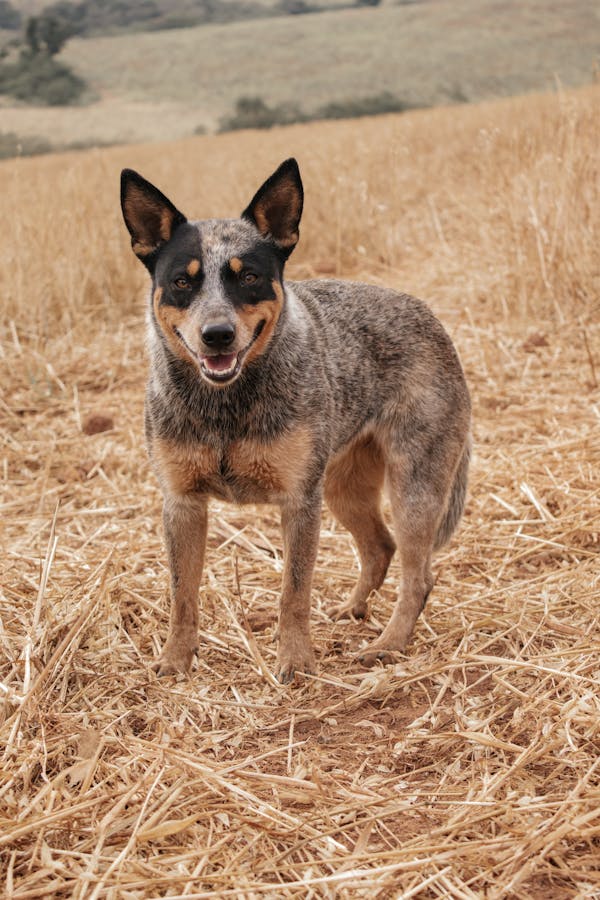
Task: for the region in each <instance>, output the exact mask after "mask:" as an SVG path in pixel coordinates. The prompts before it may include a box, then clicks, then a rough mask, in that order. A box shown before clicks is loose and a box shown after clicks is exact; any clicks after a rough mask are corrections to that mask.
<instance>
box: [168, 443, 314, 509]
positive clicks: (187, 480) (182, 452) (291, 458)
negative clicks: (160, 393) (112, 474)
mask: <svg viewBox="0 0 600 900" xmlns="http://www.w3.org/2000/svg"><path fill="white" fill-rule="evenodd" d="M312 443H313V442H312V438H311V434H310V432H309V431H308V429H306V428H296V429H294V430H292V431H288V432H285V433H284V434H282V435H280V436H279V437H277V438H275V439H274V440H273V441H270V442H268V443H262V442H259V441H256V440H250V439H249V440H239V441H233V442H231V443H229V444H225V445H223V446H222V447H220V448H218V449H217V448H215V447H212V446H209V445H208V444H201V443H193V444H192V443H185V444H184V443H175V442H171V441H166V440H162V439H157V440H155V441H154V442H153V444H152V447H151V455H152V460H153V462H154V465H155V468H156V470H157V474H158V477H159V480H160V482H161V486H162V488H163V491H164V492H165V493H168V494H175V495H185V494H207V495H210V496H213V497H217V498H218V499H220V500H228V501H231V502H233V503H277V502H280V501H281V500H283V499H285V497H287V496H290V495H294V494H297V493H298V492H300V491H301V488H302V482H303V481H304V478H305V474H306V471H307V467H308V464H309V461H310V456H311V449H312Z"/></svg>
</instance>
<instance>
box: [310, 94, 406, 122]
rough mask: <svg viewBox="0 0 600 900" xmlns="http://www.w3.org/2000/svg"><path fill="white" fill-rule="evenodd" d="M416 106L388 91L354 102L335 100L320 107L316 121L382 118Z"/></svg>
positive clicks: (360, 98)
mask: <svg viewBox="0 0 600 900" xmlns="http://www.w3.org/2000/svg"><path fill="white" fill-rule="evenodd" d="M415 106H416V104H414V103H409V102H408V101H406V100H401V99H400V98H399V97H395V96H394V95H393V94H390V93H389V92H388V91H384V92H383V93H382V94H374V95H372V96H371V97H357V98H356V99H353V100H335V101H333V102H332V103H326V104H325V105H324V106H320V107H319V109H318V110H317V111H316V112H315V114H314V116H312V117H311V118H314V119H358V118H360V117H361V116H381V115H384V114H385V113H395V112H405V111H406V110H407V109H414V108H415Z"/></svg>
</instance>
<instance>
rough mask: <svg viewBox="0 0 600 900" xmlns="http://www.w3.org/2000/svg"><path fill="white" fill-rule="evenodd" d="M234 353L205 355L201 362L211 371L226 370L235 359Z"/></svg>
mask: <svg viewBox="0 0 600 900" xmlns="http://www.w3.org/2000/svg"><path fill="white" fill-rule="evenodd" d="M235 357H236V354H235V353H220V354H219V355H218V356H205V357H204V359H203V360H202V362H203V363H204V365H205V366H206V368H207V369H212V371H213V372H226V371H227V369H230V368H231V367H232V365H233V363H234V361H235Z"/></svg>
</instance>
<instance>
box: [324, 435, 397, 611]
mask: <svg viewBox="0 0 600 900" xmlns="http://www.w3.org/2000/svg"><path fill="white" fill-rule="evenodd" d="M383 481H384V460H383V454H382V452H381V448H380V447H379V445H378V444H377V443H376V441H375V439H374V438H372V437H362V438H359V439H358V440H356V441H355V442H353V443H352V444H351V445H350V446H349V447H348V448H344V450H343V451H342V452H341V453H340V454H338V455H337V456H336V457H334V458H333V459H332V460H331V462H330V463H329V465H328V467H327V470H326V472H325V500H326V502H327V505H328V506H329V508H330V510H331V512H332V513H333V515H334V516H335V517H336V519H337V520H338V521H339V522H340V523H341V524H342V525H343V526H344V528H347V529H348V531H349V532H350V533H351V534H352V536H353V537H354V540H355V541H356V546H357V549H358V553H359V556H360V576H359V579H358V582H357V584H356V586H355V588H354V590H353V592H352V594H351V596H350V598H349V599H348V600H347V601H346V602H345V603H339V604H335V605H333V606H331V607H330V608H329V610H328V613H329V615H330V616H331V617H332V618H333V619H340V618H344V617H346V618H347V617H350V616H352V617H354V618H356V619H364V618H366V616H367V614H368V604H367V601H368V598H369V595H370V594H371V592H372V591H376V590H378V589H379V588H380V587H381V585H382V584H383V580H384V578H385V576H386V573H387V570H388V566H389V564H390V560H391V558H392V556H393V555H394V551H395V549H396V545H395V543H394V540H393V538H392V536H391V534H390V532H389V531H388V529H387V528H386V526H385V524H384V521H383V518H382V515H381V508H380V503H381V490H382V488H383Z"/></svg>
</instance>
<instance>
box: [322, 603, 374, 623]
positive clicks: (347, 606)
mask: <svg viewBox="0 0 600 900" xmlns="http://www.w3.org/2000/svg"><path fill="white" fill-rule="evenodd" d="M326 612H327V615H328V616H329V618H330V619H333V621H334V622H339V621H340V620H341V619H349V620H352V619H358V620H362V619H366V618H368V615H369V607H368V604H367V601H366V600H361V601H359V602H358V603H353V602H352V600H347V601H346V602H345V603H334V604H332V605H331V606H329V607H327V610H326Z"/></svg>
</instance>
